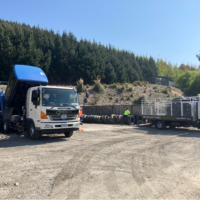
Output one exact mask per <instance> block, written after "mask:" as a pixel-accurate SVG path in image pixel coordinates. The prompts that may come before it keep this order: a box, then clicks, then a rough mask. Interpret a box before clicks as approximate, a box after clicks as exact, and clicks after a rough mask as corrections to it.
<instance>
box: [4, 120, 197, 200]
mask: <svg viewBox="0 0 200 200" xmlns="http://www.w3.org/2000/svg"><path fill="white" fill-rule="evenodd" d="M81 128H82V129H84V131H83V132H74V135H73V136H72V137H71V138H69V139H66V138H65V137H64V136H63V135H49V136H47V135H44V136H42V138H41V139H40V140H38V141H32V140H29V139H26V138H24V137H23V135H16V134H14V133H11V134H3V133H2V134H1V133H0V169H1V170H0V199H1V198H2V199H141V198H142V199H147V198H150V199H165V198H166V199H189V198H193V199H194V198H195V199H199V198H200V190H199V185H200V170H199V169H200V133H199V131H198V130H197V129H181V128H179V129H178V128H177V129H175V130H171V129H166V130H163V131H159V130H157V129H154V128H147V127H146V128H145V127H137V126H126V125H124V126H119V125H103V124H84V125H83V126H81Z"/></svg>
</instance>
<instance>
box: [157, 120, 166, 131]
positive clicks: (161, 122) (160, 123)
mask: <svg viewBox="0 0 200 200" xmlns="http://www.w3.org/2000/svg"><path fill="white" fill-rule="evenodd" d="M156 128H157V129H159V130H163V129H165V128H166V126H165V124H164V122H163V121H156Z"/></svg>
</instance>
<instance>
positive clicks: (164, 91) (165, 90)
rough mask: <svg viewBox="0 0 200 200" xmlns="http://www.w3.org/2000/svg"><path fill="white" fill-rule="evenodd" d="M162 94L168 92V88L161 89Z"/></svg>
mask: <svg viewBox="0 0 200 200" xmlns="http://www.w3.org/2000/svg"><path fill="white" fill-rule="evenodd" d="M161 92H162V93H163V94H169V92H168V90H167V89H164V90H162V91H161Z"/></svg>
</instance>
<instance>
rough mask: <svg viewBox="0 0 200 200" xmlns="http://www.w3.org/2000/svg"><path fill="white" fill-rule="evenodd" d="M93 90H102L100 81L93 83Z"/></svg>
mask: <svg viewBox="0 0 200 200" xmlns="http://www.w3.org/2000/svg"><path fill="white" fill-rule="evenodd" d="M93 90H94V91H95V92H97V93H103V92H104V87H103V85H102V84H101V83H99V82H98V83H95V85H94V88H93Z"/></svg>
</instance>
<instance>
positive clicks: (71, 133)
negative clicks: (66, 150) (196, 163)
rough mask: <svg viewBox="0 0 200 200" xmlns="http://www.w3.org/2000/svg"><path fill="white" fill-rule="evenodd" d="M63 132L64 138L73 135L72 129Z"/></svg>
mask: <svg viewBox="0 0 200 200" xmlns="http://www.w3.org/2000/svg"><path fill="white" fill-rule="evenodd" d="M64 134H65V137H66V138H70V137H71V136H72V135H73V131H68V132H65V133H64Z"/></svg>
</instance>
